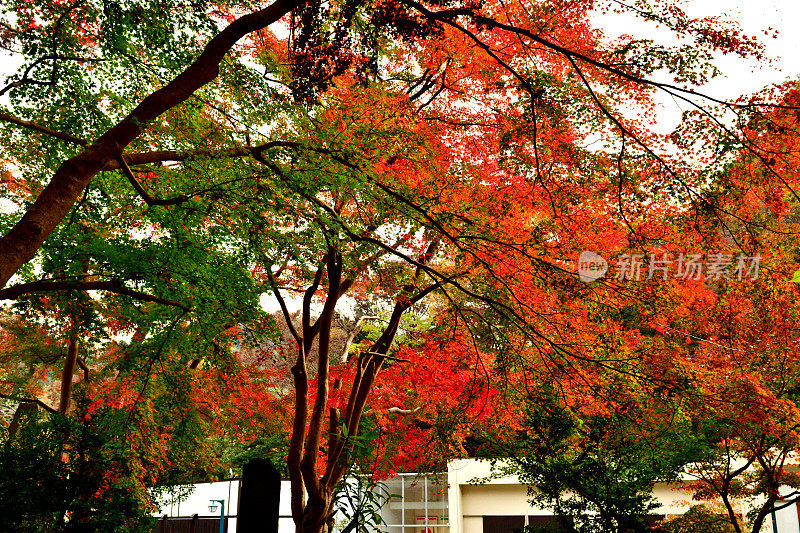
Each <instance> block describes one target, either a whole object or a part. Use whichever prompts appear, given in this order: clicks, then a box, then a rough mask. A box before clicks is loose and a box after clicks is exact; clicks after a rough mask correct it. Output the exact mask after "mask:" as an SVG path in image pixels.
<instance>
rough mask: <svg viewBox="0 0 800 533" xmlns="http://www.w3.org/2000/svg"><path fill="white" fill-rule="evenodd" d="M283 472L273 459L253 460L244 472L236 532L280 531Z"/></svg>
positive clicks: (266, 532)
mask: <svg viewBox="0 0 800 533" xmlns="http://www.w3.org/2000/svg"><path fill="white" fill-rule="evenodd" d="M280 498H281V475H280V474H279V473H278V471H277V470H276V469H275V467H274V466H272V461H270V460H269V459H251V460H250V461H249V462H248V463H247V464H246V465H245V466H244V470H243V472H242V486H241V489H240V491H239V513H238V515H237V519H236V533H278V514H279V504H280Z"/></svg>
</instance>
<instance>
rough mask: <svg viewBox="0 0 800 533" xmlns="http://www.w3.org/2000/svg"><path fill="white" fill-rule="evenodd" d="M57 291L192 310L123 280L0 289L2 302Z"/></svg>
mask: <svg viewBox="0 0 800 533" xmlns="http://www.w3.org/2000/svg"><path fill="white" fill-rule="evenodd" d="M57 291H109V292H113V293H116V294H123V295H125V296H130V297H131V298H133V299H134V300H139V301H141V302H153V303H158V304H163V305H169V306H172V307H178V308H180V309H183V310H184V311H187V312H188V311H189V310H190V308H189V307H187V306H185V305H183V304H182V303H180V302H176V301H175V300H167V299H166V298H159V297H158V296H153V295H152V294H147V293H144V292H140V291H136V290H133V289H129V288H127V287H125V285H123V283H122V280H118V279H112V280H109V281H76V280H68V281H46V280H40V281H32V282H30V283H21V284H19V285H13V286H11V287H8V288H5V289H0V300H16V299H17V298H19V297H20V296H22V295H23V294H28V293H31V292H57Z"/></svg>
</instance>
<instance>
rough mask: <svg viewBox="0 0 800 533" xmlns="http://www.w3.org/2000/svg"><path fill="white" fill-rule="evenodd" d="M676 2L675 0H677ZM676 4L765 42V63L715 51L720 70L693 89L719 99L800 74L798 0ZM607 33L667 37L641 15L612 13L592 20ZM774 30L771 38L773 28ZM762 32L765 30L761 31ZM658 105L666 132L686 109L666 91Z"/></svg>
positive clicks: (690, 0) (695, 0) (685, 0)
mask: <svg viewBox="0 0 800 533" xmlns="http://www.w3.org/2000/svg"><path fill="white" fill-rule="evenodd" d="M679 1H680V0H679ZM679 5H680V7H681V8H682V9H684V11H686V13H687V14H688V15H689V16H690V17H706V16H716V15H725V16H726V17H727V18H729V19H731V20H734V21H737V22H738V23H739V24H740V26H741V28H742V29H743V30H744V32H745V34H747V35H751V36H755V37H757V38H758V39H759V40H760V41H761V42H762V43H764V44H765V46H766V54H767V57H768V59H769V63H768V64H767V63H764V62H756V61H746V60H743V59H742V58H741V57H738V56H733V55H726V56H724V55H720V56H719V57H718V58H717V61H716V65H717V67H718V68H719V69H720V70H721V71H722V75H721V76H719V77H717V78H715V79H713V80H712V81H711V82H709V83H708V84H706V85H704V86H702V87H699V88H698V90H699V91H700V92H702V93H704V94H708V95H710V96H713V97H715V98H720V99H734V98H737V97H739V96H741V95H743V94H750V93H754V92H756V91H758V90H760V89H762V88H763V87H765V86H767V85H770V84H773V83H780V82H783V81H786V80H787V79H795V78H797V77H798V75H800V31H798V28H797V26H798V22H799V21H800V1H798V0H728V1H725V0H683V1H682V2H680V4H679ZM596 23H597V24H598V26H600V27H602V28H603V29H604V30H605V31H606V32H607V33H608V34H609V36H610V37H613V36H617V35H620V34H623V33H625V34H629V35H633V36H634V37H647V38H652V39H656V40H659V39H660V40H661V42H663V43H665V44H666V43H667V42H669V40H670V38H669V34H668V33H667V32H666V31H662V32H659V31H658V30H655V29H654V28H653V27H652V26H650V25H647V24H646V23H642V22H641V19H635V18H633V17H631V19H630V20H625V19H624V18H620V17H618V16H615V17H608V18H598V19H596ZM770 28H771V29H772V30H777V32H778V35H777V37H776V38H773V37H772V35H773V34H774V31H772V30H770ZM765 31H766V32H768V33H769V36H768V35H765V33H764V32H765ZM658 101H659V102H660V103H661V104H662V105H663V106H664V110H663V112H662V113H661V114H660V116H659V119H658V121H659V124H658V128H657V129H658V130H660V131H662V132H665V133H666V132H669V131H672V130H673V129H674V127H675V126H676V125H677V124H678V121H679V120H680V116H681V112H682V111H683V110H684V109H689V105H688V104H686V103H682V104H678V103H677V102H675V101H673V99H672V98H671V97H669V96H668V95H666V94H661V95H659V96H658Z"/></svg>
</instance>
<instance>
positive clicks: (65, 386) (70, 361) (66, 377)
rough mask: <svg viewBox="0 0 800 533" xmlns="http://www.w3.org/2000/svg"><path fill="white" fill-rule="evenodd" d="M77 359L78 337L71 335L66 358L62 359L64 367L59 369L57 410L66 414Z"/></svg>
mask: <svg viewBox="0 0 800 533" xmlns="http://www.w3.org/2000/svg"><path fill="white" fill-rule="evenodd" d="M77 360H78V338H77V336H75V335H73V336H72V338H70V340H69V349H68V350H67V359H66V360H65V361H64V369H63V370H62V371H61V399H60V401H59V402H58V412H59V413H61V414H67V410H68V409H69V400H70V397H71V396H72V376H73V374H74V373H75V363H76V362H77Z"/></svg>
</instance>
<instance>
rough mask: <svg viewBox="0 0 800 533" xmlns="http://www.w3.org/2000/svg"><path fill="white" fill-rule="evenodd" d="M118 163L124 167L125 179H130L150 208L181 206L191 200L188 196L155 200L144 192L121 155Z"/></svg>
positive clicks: (182, 195)
mask: <svg viewBox="0 0 800 533" xmlns="http://www.w3.org/2000/svg"><path fill="white" fill-rule="evenodd" d="M117 162H118V163H119V165H120V167H122V172H123V174H125V177H127V178H128V181H129V182H130V183H131V185H132V186H133V190H135V191H136V193H137V194H138V195H139V196H141V197H142V200H144V203H146V204H147V205H150V206H152V205H175V204H181V203H183V202H185V201H186V200H188V199H189V197H188V196H186V195H185V194H181V195H180V196H176V197H174V198H165V199H161V198H153V197H152V196H150V194H149V193H148V192H147V191H146V190H144V187H142V185H141V184H140V183H139V181H138V180H137V179H136V176H134V175H133V171H132V170H131V169H130V167H128V164H127V163H126V162H125V157H124V156H122V155H120V156H119V157H118V158H117Z"/></svg>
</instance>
